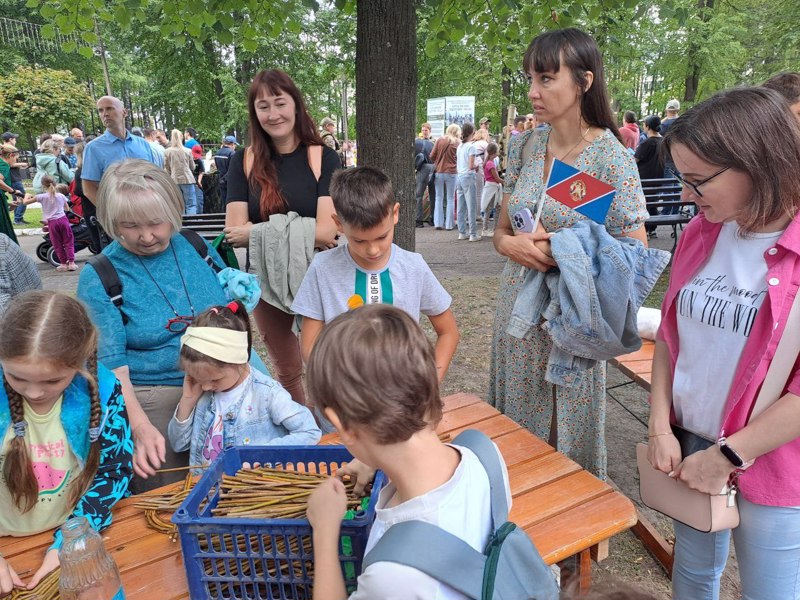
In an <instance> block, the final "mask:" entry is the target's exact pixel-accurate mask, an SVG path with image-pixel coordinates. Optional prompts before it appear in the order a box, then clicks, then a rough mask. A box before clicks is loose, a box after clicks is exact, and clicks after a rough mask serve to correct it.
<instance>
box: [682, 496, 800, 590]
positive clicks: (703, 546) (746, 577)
mask: <svg viewBox="0 0 800 600" xmlns="http://www.w3.org/2000/svg"><path fill="white" fill-rule="evenodd" d="M737 503H738V505H739V517H740V519H741V522H740V524H739V527H737V528H736V529H734V530H733V531H732V532H733V543H734V546H735V547H736V558H737V560H738V563H739V576H740V578H741V581H742V600H797V599H798V598H800V507H783V506H764V505H761V504H753V503H752V502H748V501H747V500H745V499H744V498H742V496H741V494H739V496H738V497H737ZM730 537H731V530H727V531H719V532H717V533H702V532H699V531H697V530H696V529H692V528H691V527H689V526H688V525H684V524H683V523H678V522H675V563H674V566H673V568H672V598H673V600H718V598H719V580H720V576H721V575H722V571H723V570H724V569H725V563H726V561H727V560H728V545H729V542H730Z"/></svg>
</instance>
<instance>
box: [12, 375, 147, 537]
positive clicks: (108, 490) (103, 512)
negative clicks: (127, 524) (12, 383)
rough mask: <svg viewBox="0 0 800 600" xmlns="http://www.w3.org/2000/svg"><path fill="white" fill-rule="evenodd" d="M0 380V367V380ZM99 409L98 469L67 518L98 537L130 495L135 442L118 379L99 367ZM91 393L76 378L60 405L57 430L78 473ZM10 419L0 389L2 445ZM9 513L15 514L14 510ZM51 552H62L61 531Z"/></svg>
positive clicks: (84, 451)
mask: <svg viewBox="0 0 800 600" xmlns="http://www.w3.org/2000/svg"><path fill="white" fill-rule="evenodd" d="M2 377H4V375H3V369H2V367H0V378H2ZM97 378H98V385H99V388H98V389H99V392H100V404H101V406H102V408H103V416H102V418H101V419H100V437H99V441H100V465H99V466H98V468H97V473H96V474H95V476H94V480H93V481H92V483H91V485H90V486H89V489H88V490H87V491H86V493H85V494H84V495H83V496H82V497H81V498H80V500H78V504H77V505H76V506H75V509H74V510H73V511H72V514H71V516H73V517H77V516H84V517H86V518H87V519H88V520H89V523H90V524H91V525H92V527H93V528H94V529H96V530H98V531H101V530H103V529H105V528H106V527H108V526H109V525H110V524H111V509H112V507H113V506H114V505H115V504H116V503H117V502H118V501H119V500H121V499H122V498H124V497H125V496H127V495H128V486H129V484H130V481H131V477H133V438H132V437H131V427H130V423H129V422H128V413H127V411H126V410H125V402H124V400H123V399H122V388H121V386H120V383H119V381H118V380H117V377H116V375H114V373H112V372H111V371H109V370H108V369H106V368H105V367H104V366H103V365H98V367H97ZM89 410H90V402H89V387H88V384H87V382H86V379H84V378H83V376H81V375H76V376H75V378H74V379H73V380H72V383H70V384H69V385H68V386H67V389H65V390H64V398H63V400H62V402H61V424H62V425H63V426H64V432H65V433H66V436H67V443H68V444H69V447H70V449H71V450H72V452H73V453H74V454H75V456H76V457H77V459H78V462H79V463H80V465H81V467H83V466H84V464H85V462H86V458H87V456H88V455H89V445H90V442H89V426H88V424H89ZM12 425H13V423H11V413H10V411H9V406H8V395H7V394H6V391H5V387H0V440H2V439H3V438H4V437H5V435H6V432H7V431H8V428H9V427H11V426H12ZM12 510H13V509H12ZM54 537H55V542H54V544H53V546H52V547H53V548H60V547H61V541H62V538H61V530H57V531H56V533H55V536H54Z"/></svg>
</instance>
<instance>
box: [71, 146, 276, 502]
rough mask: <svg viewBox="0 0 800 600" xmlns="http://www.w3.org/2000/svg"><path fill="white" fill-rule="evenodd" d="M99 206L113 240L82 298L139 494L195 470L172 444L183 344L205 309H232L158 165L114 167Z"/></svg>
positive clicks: (131, 162)
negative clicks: (120, 401) (107, 277)
mask: <svg viewBox="0 0 800 600" xmlns="http://www.w3.org/2000/svg"><path fill="white" fill-rule="evenodd" d="M97 200H98V202H97V217H98V220H99V221H100V224H101V225H102V226H103V229H104V230H105V232H106V233H107V234H108V235H109V236H111V237H112V238H113V240H114V241H113V242H112V243H111V244H109V245H108V246H106V248H105V249H104V250H103V252H102V254H100V255H99V256H97V257H95V258H94V259H93V260H92V261H90V262H89V263H88V264H87V265H86V266H85V267H84V268H83V269H82V270H81V274H80V279H79V281H78V298H80V299H81V300H82V301H83V302H84V303H86V305H87V307H88V308H89V313H90V315H91V317H92V320H93V321H94V323H95V325H97V328H98V330H99V332H100V339H99V346H98V358H99V359H100V360H101V361H102V362H103V364H105V365H106V366H107V367H109V368H110V369H112V370H113V371H114V373H116V375H117V377H118V378H119V380H120V382H121V384H122V394H123V396H124V397H125V406H126V407H127V410H128V416H129V417H130V422H131V431H132V433H133V440H134V447H135V452H134V461H133V464H134V472H135V474H136V477H135V478H134V481H133V490H134V492H135V493H141V492H144V491H147V490H148V489H152V488H154V487H158V486H161V485H165V484H167V483H171V482H172V481H175V480H176V479H182V478H183V475H182V474H181V473H179V472H178V473H169V474H157V472H156V470H157V469H160V468H162V467H166V468H174V467H185V466H188V464H189V455H188V453H175V452H172V450H171V449H170V448H168V447H167V445H166V442H165V436H166V434H167V426H168V425H169V422H170V419H171V418H172V415H173V414H174V413H175V408H176V406H177V405H178V402H179V401H180V399H181V397H182V395H183V394H182V390H183V384H184V374H183V371H181V370H180V368H179V360H178V358H179V355H180V339H181V334H182V333H183V332H184V330H185V329H186V327H187V326H189V325H190V324H191V323H192V322H193V321H194V319H195V317H196V316H197V315H199V314H200V313H201V312H202V311H204V310H206V309H207V308H208V307H210V306H219V305H221V304H226V303H227V302H228V300H229V298H228V297H227V296H226V291H225V289H223V287H222V285H221V284H220V281H219V279H218V277H217V273H216V272H215V268H213V267H212V266H211V265H210V264H209V263H208V262H206V258H207V259H210V260H211V261H212V262H213V263H214V265H216V267H218V268H219V269H223V268H224V267H225V264H224V263H223V262H222V258H220V256H219V254H218V253H217V251H216V250H214V249H213V248H211V247H210V246H209V244H208V243H207V242H205V241H204V240H202V239H196V240H193V238H192V236H190V235H188V234H185V232H184V233H181V231H180V230H181V216H182V215H183V208H184V205H183V196H182V195H181V192H180V190H179V189H178V187H177V186H176V185H175V182H174V181H173V180H172V178H171V177H170V176H169V175H167V173H166V172H165V171H164V169H161V168H160V167H158V166H156V165H154V164H153V163H150V162H148V161H145V160H138V159H127V160H124V161H122V162H118V163H114V164H112V165H111V166H109V167H108V168H107V169H106V171H105V173H104V174H103V179H102V180H101V181H100V187H99V188H98V195H97ZM198 242H199V243H200V244H203V245H204V248H202V249H203V250H205V254H206V258H203V256H202V255H201V252H200V248H198V247H196V246H195V243H198ZM101 257H102V259H101ZM97 259H101V260H104V262H105V263H106V265H107V267H110V268H111V270H112V271H116V274H117V276H118V278H119V282H120V284H121V286H122V290H123V293H122V298H121V303H119V304H116V303H115V302H116V300H117V299H116V298H115V299H114V300H112V297H111V295H110V294H109V292H108V291H107V290H106V287H105V285H104V284H103V281H102V280H101V279H100V276H99V274H98V270H97V268H96V267H95V264H98V262H95V261H97ZM109 263H110V264H109ZM98 268H100V267H98ZM254 354H255V353H254ZM254 354H253V355H254ZM259 364H260V363H259ZM256 367H257V368H261V367H263V365H262V366H261V367H259V366H258V365H256ZM175 475H177V477H175ZM143 479H146V480H147V481H143Z"/></svg>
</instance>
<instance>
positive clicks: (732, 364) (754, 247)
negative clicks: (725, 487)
mask: <svg viewBox="0 0 800 600" xmlns="http://www.w3.org/2000/svg"><path fill="white" fill-rule="evenodd" d="M738 230H739V226H738V224H736V223H735V222H730V223H725V224H724V225H723V226H722V228H721V229H720V232H719V237H718V238H717V243H716V245H715V246H714V250H713V251H712V252H711V256H709V258H708V261H707V262H706V264H705V265H703V267H701V268H700V270H699V271H698V272H697V273H696V274H695V275H694V277H692V279H690V280H689V282H688V283H687V284H686V285H685V286H684V287H683V288H682V289H681V290H680V292H679V293H678V298H677V311H678V315H677V316H678V337H679V340H680V349H679V351H678V360H677V362H676V364H675V374H674V377H673V383H672V403H673V407H674V409H675V416H676V418H677V421H678V424H680V425H681V426H682V427H684V428H686V429H689V430H690V431H693V432H695V433H698V434H700V435H703V436H705V437H707V438H709V439H716V438H717V436H719V433H720V428H721V427H722V417H723V412H724V410H725V404H726V402H727V400H728V394H729V393H730V389H731V385H732V383H733V377H734V375H735V372H736V368H737V365H738V364H739V359H740V358H741V356H742V352H743V350H744V346H745V344H746V343H747V338H748V336H749V335H750V331H751V330H752V327H753V323H754V321H755V318H756V315H757V314H758V310H759V308H760V307H761V304H762V303H763V301H764V298H765V296H766V295H767V287H768V282H767V280H766V275H767V263H766V260H764V253H765V252H767V250H768V249H770V248H771V247H773V246H774V245H775V242H776V241H777V240H778V238H779V237H780V236H781V235H782V234H783V232H782V231H778V232H774V233H755V234H751V235H750V236H749V237H746V238H745V237H741V236H740V235H739V234H738Z"/></svg>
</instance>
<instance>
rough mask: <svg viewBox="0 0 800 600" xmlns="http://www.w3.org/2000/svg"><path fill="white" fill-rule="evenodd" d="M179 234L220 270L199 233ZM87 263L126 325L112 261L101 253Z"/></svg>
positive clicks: (119, 286) (212, 265) (192, 231)
mask: <svg viewBox="0 0 800 600" xmlns="http://www.w3.org/2000/svg"><path fill="white" fill-rule="evenodd" d="M180 234H181V235H182V236H183V238H184V239H185V240H186V241H187V242H189V243H190V244H191V245H192V247H193V248H194V249H195V250H196V251H197V253H198V254H199V255H200V258H202V259H203V260H204V261H205V262H206V264H207V265H208V266H209V267H211V268H212V269H213V270H214V272H215V273H219V272H220V271H221V270H222V267H220V266H219V265H218V264H217V263H215V262H214V259H213V258H212V256H211V254H209V252H208V246H207V245H206V242H205V240H204V239H203V238H202V237H200V234H199V233H197V232H196V231H194V230H192V229H181V230H180ZM89 264H90V265H92V267H93V268H94V270H95V272H96V273H97V276H98V277H99V278H100V283H101V284H102V285H103V289H104V290H105V291H106V294H107V295H108V298H109V300H111V304H113V305H114V306H116V307H117V308H118V309H119V312H120V314H121V315H122V324H123V325H127V324H128V315H126V314H125V311H124V310H122V305H123V304H124V300H123V299H122V282H121V281H120V279H119V274H118V273H117V270H116V269H115V268H114V265H113V263H112V262H111V261H110V260H109V258H108V257H107V256H106V255H105V254H102V253H101V254H95V255H94V256H92V257H91V258H90V259H89Z"/></svg>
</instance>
